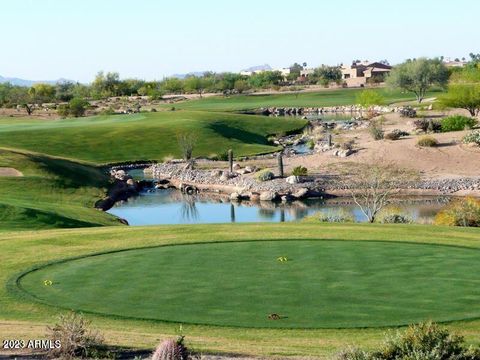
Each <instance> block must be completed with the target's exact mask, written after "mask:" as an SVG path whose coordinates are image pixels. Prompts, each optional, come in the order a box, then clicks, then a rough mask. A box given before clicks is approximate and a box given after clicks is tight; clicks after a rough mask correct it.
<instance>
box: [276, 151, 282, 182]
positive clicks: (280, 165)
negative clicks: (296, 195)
mask: <svg viewBox="0 0 480 360" xmlns="http://www.w3.org/2000/svg"><path fill="white" fill-rule="evenodd" d="M277 161H278V176H280V177H283V156H282V153H279V154H278V155H277Z"/></svg>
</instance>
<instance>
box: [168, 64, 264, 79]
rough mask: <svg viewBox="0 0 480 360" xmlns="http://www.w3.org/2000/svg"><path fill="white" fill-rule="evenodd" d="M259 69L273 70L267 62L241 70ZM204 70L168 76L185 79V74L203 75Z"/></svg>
mask: <svg viewBox="0 0 480 360" xmlns="http://www.w3.org/2000/svg"><path fill="white" fill-rule="evenodd" d="M259 70H264V71H269V70H273V69H272V67H271V66H270V65H268V64H263V65H256V66H252V67H249V68H248V69H244V70H242V71H252V72H253V71H259ZM206 72H209V71H194V72H190V73H187V74H173V75H170V77H172V78H177V79H185V78H186V77H187V76H203V74H205V73H206Z"/></svg>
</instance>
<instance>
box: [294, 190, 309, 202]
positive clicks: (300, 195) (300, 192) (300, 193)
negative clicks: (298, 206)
mask: <svg viewBox="0 0 480 360" xmlns="http://www.w3.org/2000/svg"><path fill="white" fill-rule="evenodd" d="M307 194H308V189H307V188H300V189H298V190H297V191H295V192H294V193H293V194H292V196H293V197H294V198H296V199H303V198H304V197H306V196H307Z"/></svg>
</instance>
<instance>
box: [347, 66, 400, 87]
mask: <svg viewBox="0 0 480 360" xmlns="http://www.w3.org/2000/svg"><path fill="white" fill-rule="evenodd" d="M391 70H392V67H391V66H390V65H387V64H384V63H381V62H369V61H356V62H354V63H353V64H352V65H350V66H342V68H341V71H342V80H343V81H344V82H345V83H346V84H347V86H348V87H358V86H362V87H363V86H365V84H366V83H367V81H374V82H382V81H383V80H384V79H385V76H386V75H387V74H388V73H389V72H390V71H391Z"/></svg>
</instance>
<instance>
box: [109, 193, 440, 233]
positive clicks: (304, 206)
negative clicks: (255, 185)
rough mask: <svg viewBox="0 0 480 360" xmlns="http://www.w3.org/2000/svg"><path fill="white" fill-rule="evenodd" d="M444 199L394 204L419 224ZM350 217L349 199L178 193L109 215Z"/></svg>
mask: <svg viewBox="0 0 480 360" xmlns="http://www.w3.org/2000/svg"><path fill="white" fill-rule="evenodd" d="M445 201H446V198H439V197H416V198H409V199H402V201H400V202H399V203H397V204H396V205H395V207H396V208H398V209H399V210H400V211H401V212H402V213H405V214H407V215H408V216H410V217H411V218H412V219H414V220H417V221H421V222H430V221H431V220H432V219H433V217H434V216H435V215H436V213H437V212H438V211H439V210H440V209H441V208H442V207H443V206H444V204H445ZM338 210H341V211H343V212H346V213H348V214H350V215H351V216H352V217H353V218H354V219H356V221H365V217H364V215H363V214H362V213H361V211H360V210H359V209H358V207H357V206H355V205H354V204H353V203H352V202H351V200H350V199H332V200H327V201H324V200H319V199H309V200H305V201H294V202H289V203H274V202H249V201H244V202H240V203H236V202H230V200H229V199H228V198H225V197H219V196H211V195H207V194H202V193H201V194H196V195H185V194H182V193H181V192H179V191H177V190H172V189H169V190H158V191H154V192H145V193H142V194H141V195H140V196H137V197H135V198H131V199H130V200H129V201H128V202H124V203H119V204H117V205H116V206H114V207H113V208H112V209H111V210H109V212H110V213H112V214H114V215H116V216H119V217H121V218H123V219H126V220H127V221H128V222H129V224H130V225H155V224H201V223H235V222H284V221H296V220H301V219H303V218H304V217H306V216H309V215H313V214H315V213H317V212H319V211H321V212H328V213H331V212H338Z"/></svg>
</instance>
